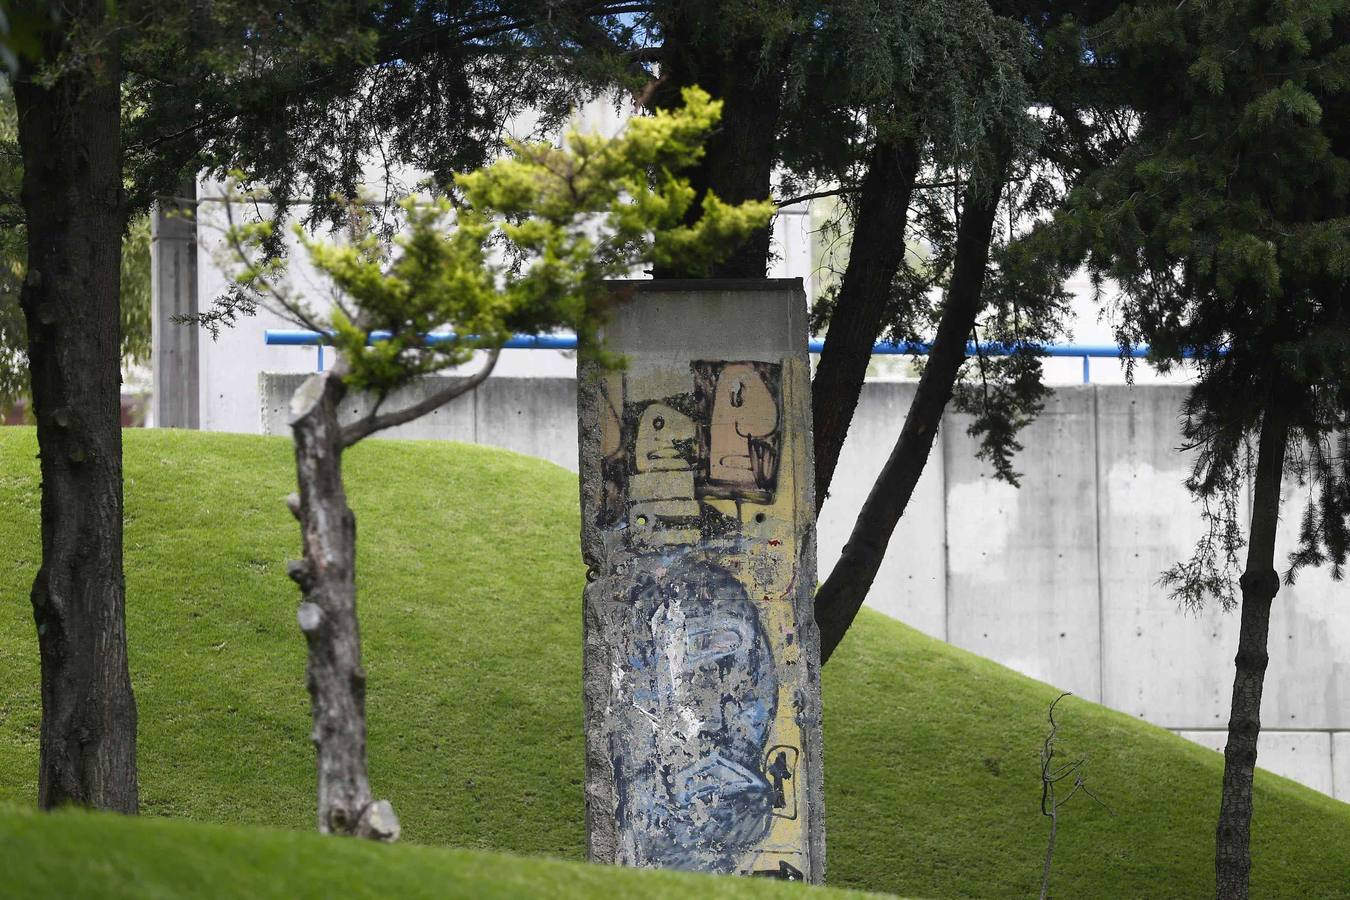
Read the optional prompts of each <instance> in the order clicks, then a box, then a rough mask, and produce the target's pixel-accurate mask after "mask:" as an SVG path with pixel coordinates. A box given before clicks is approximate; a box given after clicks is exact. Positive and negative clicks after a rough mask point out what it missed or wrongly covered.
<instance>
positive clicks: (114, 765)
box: [14, 0, 138, 813]
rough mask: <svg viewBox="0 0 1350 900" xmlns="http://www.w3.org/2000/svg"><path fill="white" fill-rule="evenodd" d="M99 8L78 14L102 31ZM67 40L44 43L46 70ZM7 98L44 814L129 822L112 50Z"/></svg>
mask: <svg viewBox="0 0 1350 900" xmlns="http://www.w3.org/2000/svg"><path fill="white" fill-rule="evenodd" d="M104 8H105V5H104V3H103V2H102V0H93V2H86V3H83V4H79V8H77V9H74V10H71V12H72V14H73V15H75V16H76V17H78V18H79V19H81V20H82V21H83V22H85V23H86V24H89V25H90V26H91V29H97V28H98V23H99V22H100V21H101V18H102V16H103V11H104ZM61 49H62V47H61V36H60V35H59V34H54V35H51V36H49V38H48V45H47V46H46V47H45V48H44V51H45V52H44V55H45V56H46V57H47V58H48V59H54V58H55V57H56V54H57V53H58V52H60V51H61ZM29 75H31V73H28V75H23V76H21V77H19V78H18V79H17V80H16V82H15V84H14V98H15V102H16V106H17V111H18V124H19V145H20V149H21V152H22V156H23V168H24V171H23V183H22V188H21V192H22V203H23V207H24V213H25V216H26V226H27V237H28V268H27V274H26V277H25V279H24V284H23V288H22V291H21V294H20V304H21V305H22V307H23V312H24V318H25V321H26V323H27V327H28V357H29V370H30V378H31V392H32V398H33V409H34V413H35V415H36V419H37V438H38V450H39V456H40V459H41V463H40V466H41V473H42V500H41V502H42V513H41V517H42V563H41V567H40V568H39V570H38V574H37V578H36V579H35V580H34V582H33V588H32V594H31V599H32V605H33V618H34V620H35V622H36V625H37V634H38V648H39V652H40V655H41V669H42V676H41V682H42V726H41V731H40V751H39V762H38V805H39V806H41V807H42V808H44V809H50V808H53V807H56V806H60V805H63V804H67V803H71V804H79V805H82V806H91V807H99V808H102V809H110V810H117V811H119V812H125V813H134V812H136V811H137V803H138V800H137V776H136V701H135V698H134V696H133V694H132V690H131V677H130V673H129V671H128V667H127V639H126V619H125V608H124V607H125V583H124V580H123V574H122V430H121V404H120V395H121V349H120V344H121V335H120V322H119V316H118V304H119V288H120V280H121V268H120V254H121V246H122V230H123V219H124V214H123V198H122V184H121V182H122V165H121V147H120V128H121V126H120V121H119V117H120V113H121V108H120V94H119V90H120V87H119V81H120V72H119V60H118V50H117V44H116V40H115V36H114V35H112V34H108V35H104V36H102V37H101V39H100V43H99V45H98V48H97V50H96V51H94V52H92V53H89V54H88V55H87V56H86V57H85V58H84V59H81V60H78V61H77V62H75V63H74V64H73V65H72V66H71V68H69V69H68V70H66V71H65V72H63V73H61V74H60V76H59V77H58V78H56V79H55V81H54V82H53V83H51V84H49V85H45V86H44V85H39V84H37V83H35V82H34V81H32V80H30V78H29V77H28V76H29Z"/></svg>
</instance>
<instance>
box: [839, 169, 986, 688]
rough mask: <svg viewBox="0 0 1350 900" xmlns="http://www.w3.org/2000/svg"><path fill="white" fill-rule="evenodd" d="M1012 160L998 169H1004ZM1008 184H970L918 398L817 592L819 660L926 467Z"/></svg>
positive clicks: (849, 613) (873, 572)
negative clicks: (981, 188)
mask: <svg viewBox="0 0 1350 900" xmlns="http://www.w3.org/2000/svg"><path fill="white" fill-rule="evenodd" d="M1006 164H1007V160H1003V166H1001V167H1000V169H999V171H1000V172H1003V171H1006ZM1002 190H1003V176H1002V175H1001V174H1000V176H999V178H998V179H997V180H996V181H994V183H992V184H988V185H986V186H985V187H984V189H983V190H980V189H977V188H974V187H972V188H967V190H966V192H965V196H964V198H963V200H962V204H961V206H962V216H961V224H960V226H959V227H958V229H957V233H956V258H955V262H954V264H953V267H952V277H951V281H950V282H949V284H948V286H947V295H946V297H945V299H944V301H943V307H942V317H941V319H940V320H939V321H938V330H937V336H936V337H935V338H934V340H933V345H932V348H931V349H930V351H929V353H928V363H927V365H925V366H924V370H923V375H922V376H920V378H919V387H918V390H917V391H916V392H915V394H914V403H913V404H912V405H911V406H910V408H909V412H908V413H907V414H906V416H905V424H904V426H903V427H902V428H901V430H900V437H899V439H898V440H897V441H896V443H895V447H894V448H892V450H891V455H890V457H889V458H887V460H886V465H885V466H884V467H883V468H882V470H881V474H880V475H878V476H877V480H876V483H874V484H873V485H872V490H871V492H870V493H868V495H867V500H866V502H864V503H863V507H862V510H861V511H859V513H858V518H857V520H856V521H855V522H854V525H853V531H852V533H851V534H850V535H849V539H848V543H846V544H845V545H844V551H843V554H842V555H841V556H840V557H839V561H838V562H837V563H835V565H834V568H833V569H831V570H830V574H829V577H828V578H826V579H825V581H824V583H823V584H821V586H820V590H819V591H817V593H816V622H817V623H818V624H819V626H820V660H821V663H822V664H824V663H825V662H827V661H828V660H829V658H830V655H831V654H832V653H834V649H835V648H836V647H838V646H839V642H840V641H841V640H843V638H844V634H845V633H846V632H847V631H848V629H849V626H850V625H852V624H853V619H854V618H855V617H856V616H857V615H858V610H859V609H861V608H862V604H863V601H864V600H865V599H867V592H868V591H869V590H871V587H872V582H873V581H874V580H875V579H876V576H877V570H878V569H879V568H880V567H881V561H882V559H883V558H884V557H885V555H886V546H887V544H888V543H889V542H890V539H891V534H892V533H894V531H895V526H896V524H897V523H898V522H899V521H900V517H901V516H902V515H903V514H904V512H905V507H906V506H907V505H908V504H909V498H910V497H911V496H912V495H913V494H914V486H915V485H916V484H918V481H919V476H920V475H921V474H923V467H924V464H925V463H926V462H927V461H928V454H929V451H931V450H932V447H933V439H934V437H936V435H937V429H938V425H939V424H940V423H941V421H942V414H943V412H944V411H945V410H946V408H947V402H948V401H949V400H950V399H951V396H952V389H953V387H954V386H955V384H956V378H957V375H958V374H959V373H960V370H961V364H962V362H964V361H965V358H966V340H967V337H968V336H969V335H970V333H971V329H972V328H973V327H974V325H975V317H976V316H977V315H978V314H979V311H980V307H981V305H982V295H983V290H984V277H985V268H986V266H987V265H988V263H989V243H990V241H991V240H992V238H993V230H994V216H995V214H996V213H997V211H998V203H999V196H1000V194H1001V193H1002Z"/></svg>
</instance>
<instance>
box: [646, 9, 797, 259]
mask: <svg viewBox="0 0 1350 900" xmlns="http://www.w3.org/2000/svg"><path fill="white" fill-rule="evenodd" d="M714 9H715V7H714ZM695 15H696V14H694V13H688V14H686V13H683V12H678V11H677V12H676V14H675V17H674V21H672V22H671V23H669V24H668V26H667V27H668V39H667V40H666V42H665V47H666V54H665V57H664V58H663V60H662V77H661V82H660V87H659V89H658V91H657V92H656V96H655V98H654V102H655V105H656V106H657V107H660V108H663V109H674V108H677V107H679V106H682V105H683V100H682V99H681V97H680V90H681V89H682V88H685V87H689V86H691V85H698V86H699V87H702V88H703V89H704V90H706V91H707V92H708V93H709V94H711V95H712V97H713V98H714V99H716V100H721V101H722V103H723V107H722V121H721V123H720V124H719V126H718V128H717V130H716V131H714V132H713V133H712V135H711V136H710V137H709V138H708V141H707V143H706V144H705V145H704V155H703V159H702V160H701V161H700V162H699V163H698V164H697V165H695V166H694V167H693V168H692V169H691V170H689V171H686V172H682V173H680V174H681V175H682V176H683V177H685V178H687V179H689V184H690V186H691V187H693V188H694V190H695V198H696V199H695V205H694V208H693V209H691V210H690V220H691V221H692V220H694V219H697V218H698V216H699V209H700V204H701V203H702V200H703V197H704V195H705V194H707V193H708V192H709V191H712V192H713V193H714V194H716V195H717V196H718V197H719V198H721V199H722V200H725V201H726V202H727V203H731V204H736V203H744V202H745V201H747V200H764V199H767V198H768V197H769V195H770V189H771V183H770V179H771V176H772V174H773V167H774V163H775V162H777V159H778V122H779V117H780V115H781V113H782V108H783V85H784V79H785V70H784V64H783V61H784V60H785V59H786V50H785V49H784V48H777V49H775V50H773V51H771V53H772V55H773V56H774V59H772V60H769V61H765V60H764V54H765V39H764V38H763V37H762V36H758V35H747V36H743V37H741V38H739V39H737V40H735V41H734V42H733V43H732V44H730V45H729V46H727V45H723V44H721V43H720V42H719V41H718V40H716V39H709V38H708V36H707V34H706V29H709V28H716V23H710V22H706V21H705V22H702V23H699V22H695V21H693V18H694V16H695ZM771 235H772V226H768V227H765V228H762V229H759V230H757V231H754V232H752V233H751V234H750V235H749V236H748V237H747V238H746V239H745V240H744V241H742V242H741V243H740V244H739V245H738V246H737V247H736V248H735V249H734V250H733V251H731V252H730V253H729V254H727V255H726V256H725V257H724V258H723V259H722V260H721V261H720V262H717V263H715V264H713V266H712V267H711V269H710V271H708V272H706V273H700V272H691V271H689V270H687V269H685V268H683V267H681V266H680V265H679V264H676V265H673V266H657V267H656V268H655V269H654V270H653V274H654V275H655V276H656V277H657V278H679V277H688V276H691V275H701V274H706V275H707V276H708V277H711V278H764V277H765V275H766V273H767V270H768V264H769V243H770V237H771Z"/></svg>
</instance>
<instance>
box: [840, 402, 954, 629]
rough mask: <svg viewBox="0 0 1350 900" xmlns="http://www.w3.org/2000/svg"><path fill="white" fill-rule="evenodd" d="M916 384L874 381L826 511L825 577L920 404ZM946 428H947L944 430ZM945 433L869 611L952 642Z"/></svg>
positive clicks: (900, 526) (851, 429) (940, 435)
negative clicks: (916, 404) (913, 408)
mask: <svg viewBox="0 0 1350 900" xmlns="http://www.w3.org/2000/svg"><path fill="white" fill-rule="evenodd" d="M917 387H918V385H917V384H916V383H915V382H868V383H867V384H865V385H863V390H862V396H861V397H859V398H858V410H857V412H856V413H855V414H854V417H853V424H852V425H851V426H850V427H849V431H848V439H847V440H845V441H844V449H843V451H842V452H841V453H840V454H839V465H838V467H837V468H836V470H835V475H834V481H833V484H831V485H830V496H829V497H828V498H827V499H826V501H825V504H824V506H823V507H822V508H821V511H820V519H819V520H818V522H817V526H818V527H819V529H820V571H821V572H822V573H827V572H829V571H830V570H831V569H832V568H833V567H834V565H835V563H836V562H838V560H839V555H840V553H842V552H843V549H844V544H845V543H846V542H847V541H848V536H849V534H850V533H851V532H852V531H853V521H854V519H855V518H856V517H857V515H858V510H859V509H861V508H862V505H863V501H865V500H866V499H867V495H868V494H869V493H870V492H871V490H872V485H873V484H875V483H876V479H877V475H878V474H880V473H881V467H882V466H884V465H885V464H886V459H887V457H888V456H889V455H890V451H891V447H892V446H893V445H894V444H895V440H896V437H897V436H899V434H900V427H901V426H902V425H903V424H904V422H905V414H906V413H907V412H909V406H910V404H911V403H913V402H914V392H915V390H916V389H917ZM943 430H945V428H944V429H943ZM942 441H943V433H942V430H940V431H939V432H938V437H937V440H936V441H935V442H934V447H933V451H932V453H931V454H929V457H928V465H926V466H924V470H923V474H922V475H921V476H920V477H919V483H918V484H917V485H915V487H914V496H913V497H911V498H910V502H909V506H908V507H907V508H906V509H905V514H904V516H903V517H902V518H901V519H900V523H899V524H898V525H897V526H896V528H895V533H894V534H893V535H892V536H891V543H890V545H889V547H888V548H887V551H886V557H885V559H883V560H882V563H881V568H880V569H879V570H878V571H877V577H876V581H875V582H873V587H872V591H871V593H870V594H869V595H868V598H867V605H868V606H870V607H872V608H873V609H879V610H881V611H882V612H884V613H886V614H887V615H889V616H894V617H895V618H897V619H901V620H903V621H904V622H906V623H907V624H909V625H913V626H914V627H915V628H918V629H919V630H920V631H923V632H924V633H925V634H929V635H932V636H933V637H936V638H942V639H943V640H946V639H947V569H946V566H945V565H944V564H943V562H944V560H945V558H946V555H947V549H946V544H947V523H946V521H945V519H946V504H945V501H944V495H943V491H944V487H945V484H944V482H945V472H944V471H943V470H944V462H943V458H942Z"/></svg>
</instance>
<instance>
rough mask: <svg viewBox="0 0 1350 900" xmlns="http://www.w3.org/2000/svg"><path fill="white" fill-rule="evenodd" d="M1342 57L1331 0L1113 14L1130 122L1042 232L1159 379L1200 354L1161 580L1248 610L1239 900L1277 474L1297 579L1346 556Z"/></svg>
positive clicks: (1229, 792)
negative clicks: (1184, 517) (1184, 472)
mask: <svg viewBox="0 0 1350 900" xmlns="http://www.w3.org/2000/svg"><path fill="white" fill-rule="evenodd" d="M1348 45H1350V5H1347V4H1345V3H1343V2H1335V0H1325V2H1311V3H1302V4H1271V3H1265V2H1258V0H1232V2H1225V3H1215V4H1184V3H1183V4H1175V3H1170V2H1137V3H1128V4H1124V5H1122V6H1121V7H1120V8H1119V9H1118V10H1117V11H1116V12H1115V13H1114V14H1113V15H1112V16H1111V17H1110V18H1109V19H1108V20H1107V21H1106V22H1105V23H1104V26H1103V27H1102V28H1101V29H1100V30H1098V31H1095V32H1093V33H1092V35H1091V42H1090V47H1091V55H1092V57H1093V58H1095V59H1097V60H1100V61H1101V62H1102V64H1103V65H1104V66H1107V67H1109V68H1110V69H1111V70H1113V71H1114V72H1115V73H1117V76H1118V79H1119V84H1120V85H1121V86H1122V88H1123V89H1126V90H1128V91H1129V92H1130V93H1129V94H1128V96H1127V98H1126V99H1127V102H1128V105H1129V107H1130V108H1131V109H1133V110H1134V111H1135V112H1136V114H1137V117H1138V119H1137V127H1136V128H1135V129H1134V131H1133V134H1132V135H1131V137H1130V140H1129V142H1128V145H1127V146H1126V147H1125V148H1124V149H1123V150H1122V152H1121V153H1120V154H1119V155H1118V157H1117V158H1116V159H1114V160H1111V161H1109V164H1106V165H1103V166H1101V167H1100V168H1098V169H1097V170H1096V171H1092V172H1090V173H1089V174H1088V175H1087V176H1086V177H1085V179H1084V181H1083V183H1082V184H1081V186H1080V187H1079V188H1078V189H1077V190H1075V192H1074V194H1073V196H1072V198H1071V203H1070V205H1069V208H1068V210H1067V211H1065V212H1064V213H1062V214H1061V215H1060V216H1059V217H1058V219H1057V220H1056V222H1055V223H1054V224H1053V225H1051V226H1047V227H1046V229H1045V231H1046V234H1047V240H1049V241H1052V242H1054V243H1057V244H1058V245H1060V246H1061V247H1064V248H1066V249H1067V251H1068V252H1069V253H1070V254H1083V255H1085V256H1086V257H1087V259H1088V261H1089V263H1090V266H1091V268H1092V270H1093V271H1094V272H1095V273H1096V274H1097V275H1098V276H1100V277H1101V278H1103V279H1106V278H1110V279H1113V280H1114V282H1115V283H1116V284H1118V285H1119V286H1120V291H1121V296H1120V308H1121V315H1120V316H1119V327H1118V333H1119V338H1120V341H1121V344H1122V346H1123V347H1129V346H1133V345H1137V344H1144V343H1147V344H1148V345H1149V346H1150V358H1151V361H1152V362H1153V363H1154V364H1156V365H1158V366H1160V367H1162V368H1167V367H1170V366H1173V365H1177V364H1179V363H1180V362H1181V361H1182V360H1183V359H1185V358H1188V357H1190V356H1192V355H1193V356H1194V357H1195V373H1196V378H1197V381H1196V385H1195V387H1194V388H1193V389H1192V391H1191V393H1190V395H1189V397H1188V398H1187V402H1186V406H1185V409H1184V417H1183V420H1182V433H1183V435H1184V438H1185V441H1186V443H1187V445H1188V446H1189V447H1191V448H1193V449H1195V450H1197V451H1198V453H1197V456H1196V461H1195V466H1194V470H1193V472H1192V474H1191V477H1190V478H1189V479H1188V481H1187V487H1188V488H1189V489H1190V491H1191V493H1192V495H1193V496H1194V497H1195V498H1196V499H1197V500H1198V501H1199V503H1200V504H1201V506H1202V512H1203V515H1204V517H1205V518H1206V520H1207V521H1208V524H1209V528H1208V530H1207V534H1206V535H1205V537H1204V539H1202V540H1201V541H1200V543H1199V544H1198V546H1197V547H1196V551H1195V553H1194V555H1193V556H1192V557H1191V558H1190V559H1189V560H1187V561H1185V562H1182V563H1180V564H1178V565H1176V566H1175V567H1173V568H1172V569H1170V570H1169V571H1168V572H1167V573H1166V574H1165V575H1164V578H1163V582H1164V584H1165V585H1167V586H1168V587H1169V588H1170V589H1171V592H1172V594H1173V596H1174V597H1176V598H1177V599H1178V601H1179V602H1180V603H1181V604H1182V605H1184V606H1186V607H1188V608H1192V609H1196V608H1199V607H1200V606H1202V605H1204V604H1206V603H1208V602H1212V601H1217V602H1219V603H1220V604H1221V605H1222V606H1223V608H1224V609H1233V608H1237V607H1240V608H1241V627H1240V632H1239V636H1238V648H1237V655H1236V658H1235V672H1234V682H1233V696H1232V707H1231V714H1230V718H1229V722H1228V742H1227V746H1226V747H1225V750H1224V775H1223V790H1222V798H1221V802H1220V810H1219V818H1218V826H1217V829H1216V840H1215V873H1216V881H1215V885H1216V894H1217V896H1218V897H1220V898H1225V900H1228V898H1245V897H1246V896H1247V893H1248V883H1249V876H1250V870H1251V850H1250V834H1251V820H1252V802H1253V800H1252V783H1253V778H1254V772H1255V767H1256V760H1257V739H1258V736H1259V734H1260V730H1261V719H1260V712H1261V696H1262V691H1263V688H1264V683H1265V675H1266V667H1267V664H1268V662H1269V655H1268V647H1267V636H1268V632H1269V626H1270V616H1271V607H1272V604H1273V602H1274V600H1275V598H1276V595H1277V594H1278V592H1279V589H1280V577H1279V575H1278V574H1277V571H1276V560H1275V547H1276V538H1277V534H1278V531H1279V519H1280V513H1281V500H1280V496H1281V480H1282V477H1283V476H1284V475H1286V474H1292V475H1294V476H1296V477H1297V478H1298V479H1299V480H1300V482H1301V483H1302V484H1303V485H1304V487H1305V488H1306V490H1307V498H1306V507H1305V509H1306V511H1305V512H1304V515H1303V517H1302V520H1301V525H1300V528H1299V531H1298V534H1297V540H1296V542H1295V548H1294V550H1293V552H1292V553H1291V554H1290V556H1289V558H1288V560H1287V568H1286V571H1285V580H1286V582H1292V581H1293V580H1294V578H1295V577H1296V575H1297V573H1298V572H1299V571H1300V570H1302V569H1303V568H1305V567H1308V566H1318V565H1324V564H1329V565H1330V566H1331V571H1332V575H1333V577H1334V578H1337V579H1339V578H1340V577H1341V576H1342V575H1343V573H1344V566H1345V563H1346V558H1347V554H1350V438H1347V430H1348V429H1350V299H1348V296H1347V295H1348V294H1350V229H1347V227H1346V222H1347V217H1350V176H1348V175H1347V173H1350V53H1347V51H1346V48H1347V46H1348ZM1159 84H1167V85H1169V86H1171V89H1169V90H1167V91H1160V90H1157V89H1156V86H1157V85H1159ZM1247 485H1250V487H1251V496H1250V503H1251V506H1250V510H1251V514H1250V520H1249V522H1248V523H1247V533H1246V536H1245V541H1244V536H1243V527H1242V524H1241V523H1240V522H1239V521H1238V510H1239V508H1240V507H1241V503H1240V498H1239V491H1240V490H1241V489H1242V488H1243V487H1244V486H1247ZM1244 543H1245V550H1246V554H1245V559H1243V558H1242V550H1243V545H1244ZM1239 573H1240V574H1239ZM1235 582H1236V588H1237V590H1235V589H1234V588H1235V584H1234V583H1235Z"/></svg>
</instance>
